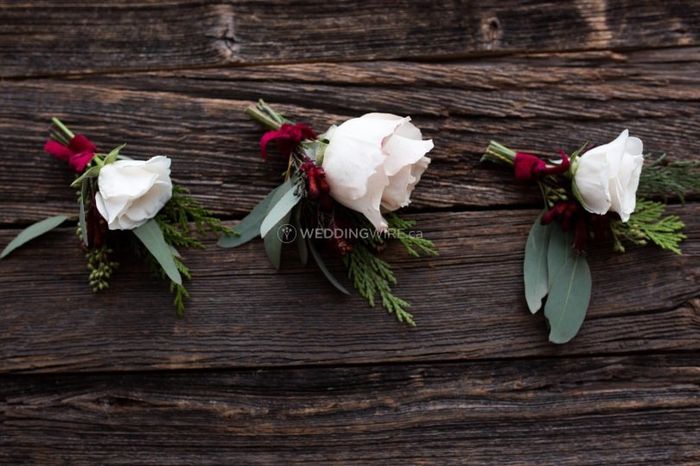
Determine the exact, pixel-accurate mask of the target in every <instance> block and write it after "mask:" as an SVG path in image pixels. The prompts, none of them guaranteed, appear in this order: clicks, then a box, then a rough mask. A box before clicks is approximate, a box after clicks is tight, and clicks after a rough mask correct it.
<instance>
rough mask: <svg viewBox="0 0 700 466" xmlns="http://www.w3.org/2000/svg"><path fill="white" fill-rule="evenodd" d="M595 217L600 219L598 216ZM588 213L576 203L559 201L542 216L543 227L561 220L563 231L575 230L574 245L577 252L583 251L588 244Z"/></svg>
mask: <svg viewBox="0 0 700 466" xmlns="http://www.w3.org/2000/svg"><path fill="white" fill-rule="evenodd" d="M595 217H599V216H598V215H596V216H595ZM586 218H587V213H586V211H585V210H583V208H581V206H580V205H579V204H578V203H577V202H575V201H559V202H557V203H556V204H554V206H553V207H552V208H551V209H549V210H548V211H547V212H545V213H544V214H542V220H541V223H542V225H548V224H550V223H552V222H553V221H554V220H559V223H560V224H561V229H562V230H563V231H571V229H572V227H573V230H574V244H573V247H574V249H575V250H576V251H579V252H581V251H583V250H584V249H585V248H586V243H587V242H588V224H587V222H586Z"/></svg>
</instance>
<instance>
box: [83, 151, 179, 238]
mask: <svg viewBox="0 0 700 466" xmlns="http://www.w3.org/2000/svg"><path fill="white" fill-rule="evenodd" d="M97 186H98V188H99V192H98V193H97V194H96V195H95V202H96V204H97V210H98V211H99V212H100V215H102V217H104V219H105V220H107V224H108V225H109V229H110V230H132V229H134V228H137V227H139V226H141V225H143V224H144V223H146V222H147V221H148V220H150V219H152V218H153V217H155V216H156V214H157V213H158V212H159V211H160V209H162V208H163V206H164V205H165V204H166V203H167V202H168V201H169V200H170V197H171V196H172V193H173V184H172V182H171V181H170V159H169V158H167V157H164V156H162V155H159V156H157V157H152V158H150V159H149V160H146V161H141V160H117V161H116V162H114V163H110V164H108V165H105V166H104V167H103V168H102V169H101V170H100V175H99V177H98V179H97Z"/></svg>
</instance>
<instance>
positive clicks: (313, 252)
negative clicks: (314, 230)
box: [306, 240, 350, 295]
mask: <svg viewBox="0 0 700 466" xmlns="http://www.w3.org/2000/svg"><path fill="white" fill-rule="evenodd" d="M306 244H307V245H308V246H309V251H311V255H312V256H313V258H314V260H315V261H316V264H318V268H319V269H321V272H323V275H324V276H325V277H326V279H328V281H329V282H331V285H333V286H334V287H335V288H336V289H337V290H338V291H340V292H341V293H344V294H347V295H349V294H350V292H349V291H348V290H346V289H345V287H344V286H343V285H342V284H341V283H340V282H339V281H338V279H337V278H335V276H334V275H333V274H332V273H331V271H330V270H328V267H326V264H325V262H323V259H322V258H321V255H320V254H319V253H318V251H317V250H316V247H315V246H314V243H313V241H311V240H309V241H307V243H306Z"/></svg>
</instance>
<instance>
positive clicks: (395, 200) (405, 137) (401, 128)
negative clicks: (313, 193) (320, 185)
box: [323, 113, 433, 231]
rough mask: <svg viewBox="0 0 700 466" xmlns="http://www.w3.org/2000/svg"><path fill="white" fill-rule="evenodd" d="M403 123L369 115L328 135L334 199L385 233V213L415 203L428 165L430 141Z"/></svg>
mask: <svg viewBox="0 0 700 466" xmlns="http://www.w3.org/2000/svg"><path fill="white" fill-rule="evenodd" d="M410 121H411V118H410V117H405V118H402V117H400V116H397V115H391V114H388V113H368V114H367V115H363V116H362V117H360V118H353V119H352V120H348V121H346V122H345V123H343V124H341V125H340V126H338V127H337V128H331V130H329V132H328V133H327V134H326V137H328V138H329V144H328V147H327V148H326V152H325V154H324V156H323V169H324V171H325V172H326V179H327V180H328V184H329V185H330V188H331V196H332V197H333V199H335V200H336V201H338V202H339V203H341V204H342V205H344V206H346V207H348V208H350V209H353V210H356V211H358V212H361V213H362V214H364V215H365V217H367V219H368V220H369V221H370V222H372V224H373V225H374V226H375V228H377V230H380V231H383V230H386V228H387V226H388V225H387V222H386V220H385V219H384V217H383V216H382V211H384V212H391V211H394V210H396V209H398V208H400V207H405V206H407V205H408V204H409V203H410V202H411V192H412V191H413V188H415V186H416V184H418V181H420V178H421V175H423V172H424V171H425V169H426V168H428V164H430V159H429V158H428V157H425V154H427V153H428V152H429V151H430V150H431V149H432V148H433V141H432V140H426V141H424V140H422V135H421V132H420V130H419V129H418V128H416V127H415V126H414V125H413V124H411V123H410Z"/></svg>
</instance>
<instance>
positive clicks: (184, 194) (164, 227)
mask: <svg viewBox="0 0 700 466" xmlns="http://www.w3.org/2000/svg"><path fill="white" fill-rule="evenodd" d="M155 220H156V222H157V223H158V226H159V227H160V229H161V231H162V232H163V238H164V239H165V242H166V243H167V244H168V245H169V246H170V247H171V248H172V249H173V256H174V260H175V265H176V266H177V269H178V271H179V272H180V274H182V276H183V278H184V279H186V280H189V279H191V278H192V272H191V271H190V269H189V268H188V267H187V265H186V264H185V263H184V261H183V260H182V256H181V255H180V253H179V252H178V251H177V249H178V248H196V249H203V248H204V243H202V241H201V239H200V238H201V237H202V236H204V235H205V234H212V235H217V236H219V235H235V233H234V232H233V230H231V229H230V228H228V227H226V226H224V225H223V224H222V223H221V220H219V219H218V218H216V217H214V216H213V214H212V213H211V212H210V211H209V210H207V209H205V208H204V207H202V206H201V205H200V204H199V202H197V200H195V199H194V198H193V197H192V196H191V195H190V193H189V190H187V189H186V188H184V187H182V186H177V185H176V186H173V195H172V197H171V198H170V201H168V203H167V204H166V205H165V207H163V208H162V209H161V211H160V212H158V215H156V217H155ZM138 247H139V248H141V249H142V250H143V246H141V245H140V244H139V246H138ZM142 253H143V256H144V257H146V258H148V260H149V261H150V264H151V268H152V269H153V270H155V271H158V272H157V273H158V274H159V275H160V276H161V277H162V278H163V279H166V278H167V276H166V274H165V272H164V271H163V269H162V268H161V267H160V265H159V264H158V262H157V261H156V259H155V258H154V257H153V256H152V255H151V254H149V253H148V251H145V250H143V251H142ZM170 291H171V293H173V294H174V295H175V297H174V300H173V303H174V304H175V308H176V310H177V314H178V316H182V315H184V313H185V302H186V301H187V299H188V298H189V296H190V294H189V292H188V291H187V288H186V287H185V286H184V284H179V283H175V282H173V281H170Z"/></svg>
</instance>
